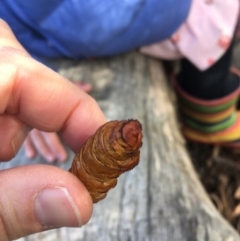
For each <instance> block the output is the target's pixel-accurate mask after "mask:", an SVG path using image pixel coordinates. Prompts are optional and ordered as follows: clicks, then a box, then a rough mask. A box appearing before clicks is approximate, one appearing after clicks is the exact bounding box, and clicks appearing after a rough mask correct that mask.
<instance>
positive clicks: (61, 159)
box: [57, 154, 67, 162]
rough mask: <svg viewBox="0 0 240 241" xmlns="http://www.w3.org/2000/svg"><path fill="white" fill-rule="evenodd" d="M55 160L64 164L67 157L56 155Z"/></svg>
mask: <svg viewBox="0 0 240 241" xmlns="http://www.w3.org/2000/svg"><path fill="white" fill-rule="evenodd" d="M57 159H58V161H60V162H64V161H65V160H66V159H67V155H64V154H58V155H57Z"/></svg>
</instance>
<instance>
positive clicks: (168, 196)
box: [1, 52, 240, 241]
mask: <svg viewBox="0 0 240 241" xmlns="http://www.w3.org/2000/svg"><path fill="white" fill-rule="evenodd" d="M52 64H53V65H54V66H55V67H56V68H58V70H59V72H60V73H61V74H62V75H64V76H66V77H67V78H69V79H71V80H86V81H90V82H92V83H93V85H94V91H93V92H92V95H93V96H94V98H96V99H97V101H98V103H99V105H100V106H101V108H102V110H103V111H104V113H105V114H106V116H107V118H108V119H109V120H114V119H128V118H133V119H138V120H139V121H140V122H141V123H142V128H143V136H144V138H143V146H142V148H141V157H140V163H139V165H138V166H137V167H136V168H135V169H134V170H132V171H130V172H127V173H125V174H124V175H122V176H121V177H120V178H119V180H118V184H117V187H115V188H114V189H113V190H110V191H109V193H108V195H107V197H106V198H105V199H104V200H103V201H101V202H99V203H97V204H95V205H94V213H93V216H92V219H91V220H90V222H89V223H88V224H87V225H86V226H84V227H83V228H79V229H74V228H73V229H70V228H62V229H58V230H51V231H47V232H43V233H39V234H35V235H31V236H29V237H26V238H22V239H19V240H21V241H35V240H37V241H53V240H54V241H95V240H98V241H115V240H117V241H160V240H161V241H185V240H187V241H195V240H196V241H236V240H240V238H239V235H238V234H237V233H236V232H235V230H233V228H232V227H230V225H229V224H228V223H227V222H226V221H225V220H224V219H223V218H222V217H221V215H220V214H219V213H218V212H217V211H216V209H215V207H214V206H213V205H212V203H211V202H210V200H209V198H208V196H207V194H206V193H205V191H204V189H203V187H202V185H201V184H200V182H199V179H198V177H197V174H196V173H195V170H194V168H193V166H192V164H191V160H190V159H189V156H188V154H187V152H186V149H185V143H184V140H183V138H182V136H181V135H180V133H179V127H178V123H177V121H176V114H175V99H174V94H173V92H172V91H171V89H170V88H169V86H168V83H167V81H166V76H165V74H164V71H163V68H162V64H161V62H159V61H156V60H154V59H151V58H148V57H145V56H142V55H140V54H138V53H135V52H133V53H129V54H126V55H122V56H118V57H114V58H107V59H102V60H91V61H82V62H74V61H67V60H61V61H56V62H54V63H52ZM73 156H74V155H73V153H71V152H70V151H69V161H68V162H67V163H66V164H63V165H61V166H60V167H61V168H66V169H67V168H69V166H70V164H71V160H72V159H73ZM39 162H43V160H41V159H40V158H39V157H38V158H36V159H35V160H33V161H32V162H31V163H32V164H34V163H39ZM29 163H30V161H28V160H26V158H25V157H24V155H23V151H22V150H21V151H20V152H19V154H18V155H17V157H16V158H15V159H14V160H13V161H12V162H9V163H2V164H1V167H2V168H8V167H10V166H13V165H25V164H29Z"/></svg>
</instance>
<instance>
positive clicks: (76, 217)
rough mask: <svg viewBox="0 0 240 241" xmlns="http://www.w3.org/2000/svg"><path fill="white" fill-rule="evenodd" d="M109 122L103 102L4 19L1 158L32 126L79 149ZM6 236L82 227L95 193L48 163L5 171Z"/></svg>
mask: <svg viewBox="0 0 240 241" xmlns="http://www.w3.org/2000/svg"><path fill="white" fill-rule="evenodd" d="M105 122H106V120H105V117H104V115H103V113H102V112H101V110H100V109H99V107H98V105H97V103H96V102H95V101H94V99H92V98H91V97H90V96H89V95H87V94H86V93H85V92H83V91H81V90H80V89H79V88H76V87H75V86H74V85H73V84H72V83H71V82H70V81H68V80H66V79H64V78H63V77H61V76H60V75H58V74H57V73H56V72H54V71H52V70H51V69H49V68H47V67H45V66H44V65H42V64H40V63H38V62H37V61H35V60H33V59H32V58H31V57H30V56H29V55H28V54H27V53H26V51H25V50H24V49H23V47H22V46H21V45H20V44H19V43H18V41H17V40H16V38H15V37H14V35H13V34H12V32H11V30H10V28H9V27H8V26H7V24H6V23H5V22H3V21H2V20H0V160H1V161H7V160H10V159H11V158H12V157H14V156H15V155H16V153H17V151H18V150H19V148H20V147H21V145H22V143H23V141H24V139H25V138H26V136H27V134H28V133H29V131H30V130H31V129H32V128H37V129H39V130H41V131H45V132H59V133H60V135H61V137H62V138H63V140H64V141H65V142H66V143H67V145H68V146H69V147H70V148H71V149H72V150H73V151H75V152H77V151H78V150H79V148H80V147H81V146H82V144H83V143H84V142H85V140H86V139H87V138H88V137H89V136H90V135H91V134H93V133H94V132H95V131H96V129H97V128H98V127H99V126H100V125H102V124H104V123H105ZM0 183H1V185H0V194H1V195H0V204H1V205H0V220H1V222H0V234H1V236H0V240H1V241H5V240H12V239H17V238H19V237H23V236H26V235H28V234H32V233H36V232H40V231H43V230H46V229H50V228H56V227H63V226H71V227H77V226H81V225H83V224H85V223H87V221H88V220H89V218H90V216H91V213H92V201H91V198H90V196H89V194H88V192H87V190H86V189H85V187H84V186H83V184H82V183H81V182H79V180H78V179H77V178H76V177H74V176H73V175H72V174H71V173H69V172H67V171H65V170H61V169H59V168H56V167H52V166H48V165H46V166H45V165H30V166H22V167H16V168H12V169H8V170H2V171H0Z"/></svg>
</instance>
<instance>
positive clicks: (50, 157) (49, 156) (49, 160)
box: [46, 155, 55, 162]
mask: <svg viewBox="0 0 240 241" xmlns="http://www.w3.org/2000/svg"><path fill="white" fill-rule="evenodd" d="M46 160H47V161H48V162H54V160H55V157H54V156H52V155H47V156H46Z"/></svg>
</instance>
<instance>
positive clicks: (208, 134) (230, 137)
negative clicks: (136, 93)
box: [176, 45, 240, 148]
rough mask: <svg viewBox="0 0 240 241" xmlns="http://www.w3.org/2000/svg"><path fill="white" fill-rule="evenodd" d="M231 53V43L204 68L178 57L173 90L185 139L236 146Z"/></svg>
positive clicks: (239, 129)
mask: <svg viewBox="0 0 240 241" xmlns="http://www.w3.org/2000/svg"><path fill="white" fill-rule="evenodd" d="M231 55H232V45H231V46H230V47H229V49H228V50H227V51H226V52H225V54H224V55H223V56H222V58H221V59H219V61H218V62H216V63H215V64H214V65H213V66H212V67H211V68H209V69H207V70H206V71H199V70H198V69H197V68H196V67H195V66H194V65H192V64H191V63H190V62H189V61H188V60H186V59H184V60H182V62H181V67H182V69H181V72H180V74H179V76H178V78H177V82H176V90H177V93H178V96H179V104H180V110H181V113H182V122H183V124H184V125H183V134H184V136H185V137H186V138H188V139H191V140H194V141H197V142H203V143H210V144H221V145H223V144H224V145H228V146H231V147H238V148H239V147H240V113H239V112H237V111H236V104H237V101H238V98H239V95H240V79H239V77H238V76H237V75H235V74H233V73H231V72H230V62H231Z"/></svg>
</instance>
